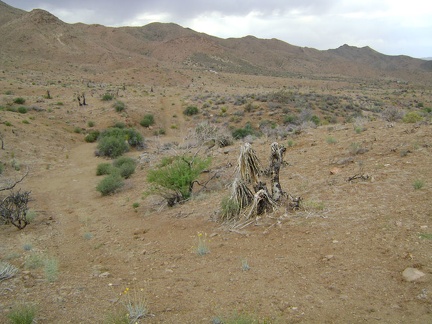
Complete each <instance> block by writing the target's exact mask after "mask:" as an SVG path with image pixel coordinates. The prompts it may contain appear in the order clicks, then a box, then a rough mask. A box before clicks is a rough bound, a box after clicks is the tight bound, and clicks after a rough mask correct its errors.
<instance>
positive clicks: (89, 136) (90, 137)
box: [84, 130, 100, 143]
mask: <svg viewBox="0 0 432 324" xmlns="http://www.w3.org/2000/svg"><path fill="white" fill-rule="evenodd" d="M99 134H100V132H99V131H98V130H92V131H91V132H90V133H88V134H87V135H86V136H85V137H84V140H85V141H86V142H87V143H94V142H96V141H97V139H98V137H99Z"/></svg>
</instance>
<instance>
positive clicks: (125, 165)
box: [113, 156, 136, 179]
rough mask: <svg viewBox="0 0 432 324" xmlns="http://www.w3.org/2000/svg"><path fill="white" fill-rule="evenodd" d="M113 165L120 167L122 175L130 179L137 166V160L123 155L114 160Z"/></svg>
mask: <svg viewBox="0 0 432 324" xmlns="http://www.w3.org/2000/svg"><path fill="white" fill-rule="evenodd" d="M113 166H114V167H115V168H117V169H118V171H119V173H120V175H121V176H122V177H123V178H125V179H128V178H129V177H130V176H131V175H132V174H133V173H134V172H135V168H136V161H135V160H134V159H132V158H130V157H127V156H122V157H119V158H117V159H116V160H114V162H113Z"/></svg>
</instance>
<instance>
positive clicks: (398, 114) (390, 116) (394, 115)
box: [382, 107, 404, 122]
mask: <svg viewBox="0 0 432 324" xmlns="http://www.w3.org/2000/svg"><path fill="white" fill-rule="evenodd" d="M403 116H404V112H403V110H401V109H399V108H397V107H388V108H386V109H385V110H384V111H383V112H382V117H383V118H384V120H386V121H388V122H395V121H398V120H401V119H402V118H403Z"/></svg>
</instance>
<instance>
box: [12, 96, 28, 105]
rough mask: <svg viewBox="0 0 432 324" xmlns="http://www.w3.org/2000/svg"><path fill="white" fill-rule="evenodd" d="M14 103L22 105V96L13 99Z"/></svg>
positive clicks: (23, 101) (23, 102)
mask: <svg viewBox="0 0 432 324" xmlns="http://www.w3.org/2000/svg"><path fill="white" fill-rule="evenodd" d="M13 103H14V104H17V105H23V104H25V99H24V98H23V97H18V98H15V99H14V100H13Z"/></svg>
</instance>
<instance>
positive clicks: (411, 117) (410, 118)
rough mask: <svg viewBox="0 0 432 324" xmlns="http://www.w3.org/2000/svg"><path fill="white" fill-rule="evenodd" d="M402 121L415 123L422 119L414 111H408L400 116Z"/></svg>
mask: <svg viewBox="0 0 432 324" xmlns="http://www.w3.org/2000/svg"><path fill="white" fill-rule="evenodd" d="M402 120H403V122H404V123H417V122H419V121H421V120H422V117H421V116H420V115H419V114H418V113H417V112H415V111H410V112H407V113H406V114H405V116H404V117H403V118H402Z"/></svg>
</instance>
